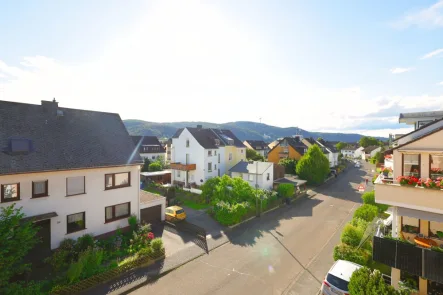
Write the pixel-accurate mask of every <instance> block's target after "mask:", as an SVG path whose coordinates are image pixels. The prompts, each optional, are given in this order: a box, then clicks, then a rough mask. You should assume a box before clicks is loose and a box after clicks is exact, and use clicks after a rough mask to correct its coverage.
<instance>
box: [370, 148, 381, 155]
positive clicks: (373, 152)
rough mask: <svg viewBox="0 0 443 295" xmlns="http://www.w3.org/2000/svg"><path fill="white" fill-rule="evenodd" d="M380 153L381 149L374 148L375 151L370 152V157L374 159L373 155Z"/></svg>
mask: <svg viewBox="0 0 443 295" xmlns="http://www.w3.org/2000/svg"><path fill="white" fill-rule="evenodd" d="M380 151H381V147H378V148H376V149H375V150H373V151H372V152H371V157H374V156H375V154H376V153H378V152H380Z"/></svg>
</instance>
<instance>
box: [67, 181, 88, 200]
mask: <svg viewBox="0 0 443 295" xmlns="http://www.w3.org/2000/svg"><path fill="white" fill-rule="evenodd" d="M85 193H86V191H85V177H84V176H75V177H68V178H66V195H67V196H75V195H81V194H85Z"/></svg>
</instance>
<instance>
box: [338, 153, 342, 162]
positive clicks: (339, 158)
mask: <svg viewBox="0 0 443 295" xmlns="http://www.w3.org/2000/svg"><path fill="white" fill-rule="evenodd" d="M341 160H343V154H342V153H339V154H338V161H339V162H341Z"/></svg>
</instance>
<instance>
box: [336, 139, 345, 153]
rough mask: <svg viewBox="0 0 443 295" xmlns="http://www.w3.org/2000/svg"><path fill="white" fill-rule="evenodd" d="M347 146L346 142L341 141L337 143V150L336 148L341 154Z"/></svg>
mask: <svg viewBox="0 0 443 295" xmlns="http://www.w3.org/2000/svg"><path fill="white" fill-rule="evenodd" d="M346 146H347V143H345V142H343V141H340V142H339V143H337V144H336V145H335V148H336V149H337V150H338V151H339V152H341V150H342V149H344V148H345V147H346Z"/></svg>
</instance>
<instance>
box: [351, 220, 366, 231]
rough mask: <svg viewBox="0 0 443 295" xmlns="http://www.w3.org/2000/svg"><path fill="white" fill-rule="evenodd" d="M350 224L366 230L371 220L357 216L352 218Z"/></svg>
mask: <svg viewBox="0 0 443 295" xmlns="http://www.w3.org/2000/svg"><path fill="white" fill-rule="evenodd" d="M350 224H352V225H353V226H355V227H356V228H358V229H359V230H361V231H362V232H364V231H365V230H366V228H367V227H368V224H369V222H368V221H366V220H364V219H361V218H358V217H357V218H352V220H351V222H350Z"/></svg>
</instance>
